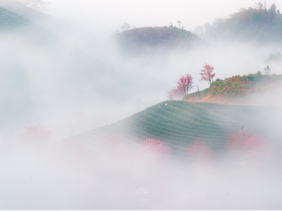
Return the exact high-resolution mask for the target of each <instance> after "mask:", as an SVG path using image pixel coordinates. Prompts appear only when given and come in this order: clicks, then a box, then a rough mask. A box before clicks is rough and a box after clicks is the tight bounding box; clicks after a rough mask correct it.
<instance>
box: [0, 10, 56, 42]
mask: <svg viewBox="0 0 282 211" xmlns="http://www.w3.org/2000/svg"><path fill="white" fill-rule="evenodd" d="M0 33H1V34H4V35H5V34H7V33H12V34H13V35H15V36H16V35H18V36H19V37H20V38H27V39H28V40H30V41H32V42H33V43H37V44H38V43H40V44H50V43H52V42H54V40H55V36H54V35H53V34H52V33H50V32H49V31H47V30H44V29H43V28H41V27H40V26H38V25H36V24H34V23H33V22H31V21H30V20H28V19H26V18H25V17H23V16H20V15H19V14H17V13H14V12H11V11H9V10H7V9H4V8H1V7H0Z"/></svg>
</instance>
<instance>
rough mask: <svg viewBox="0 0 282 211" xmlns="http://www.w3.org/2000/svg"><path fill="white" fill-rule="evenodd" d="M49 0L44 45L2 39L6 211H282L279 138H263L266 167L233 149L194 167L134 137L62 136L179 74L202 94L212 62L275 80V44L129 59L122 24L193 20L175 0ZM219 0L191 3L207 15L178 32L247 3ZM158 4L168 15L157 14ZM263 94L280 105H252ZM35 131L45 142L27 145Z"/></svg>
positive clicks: (156, 94) (158, 98)
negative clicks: (43, 133)
mask: <svg viewBox="0 0 282 211" xmlns="http://www.w3.org/2000/svg"><path fill="white" fill-rule="evenodd" d="M50 2H51V4H50V6H48V7H47V10H46V13H47V14H50V15H52V16H54V18H56V19H55V20H57V21H54V19H53V20H52V22H51V23H53V24H54V25H56V27H54V28H52V29H50V23H48V24H46V25H44V24H43V23H42V24H43V25H41V27H42V28H44V30H48V32H50V33H51V34H52V37H53V38H54V39H53V40H51V41H50V42H49V41H48V40H47V41H48V42H47V41H46V42H45V41H43V42H39V43H38V42H37V41H35V39H33V38H30V37H29V35H28V34H24V33H13V32H11V33H9V32H8V33H6V32H5V33H1V34H0V46H1V48H0V116H1V120H0V138H1V141H0V166H1V175H0V187H1V188H0V195H1V199H0V208H1V209H281V207H282V204H281V200H280V196H281V194H282V183H281V179H280V178H281V176H282V175H281V173H282V172H281V168H280V167H281V156H280V151H281V148H280V147H281V146H280V143H279V142H277V140H281V135H282V134H280V131H279V133H278V134H277V137H275V141H272V140H269V142H270V146H271V148H272V149H273V153H272V155H271V156H270V158H269V157H266V158H265V159H264V156H262V158H263V161H262V162H261V161H260V159H258V160H259V161H245V160H243V159H242V158H241V156H240V155H238V154H236V155H232V154H228V153H227V154H225V153H222V154H220V155H217V158H216V159H213V160H204V161H199V162H197V161H193V160H192V161H191V160H189V159H188V158H187V157H185V156H184V157H181V156H179V157H178V156H175V155H170V154H168V155H166V156H161V155H158V153H156V152H154V151H152V152H151V151H150V152H147V151H146V152H144V151H143V150H142V143H139V142H137V143H136V142H135V141H133V140H124V139H122V140H119V141H118V142H115V141H112V140H110V141H103V140H101V139H96V138H93V139H92V140H91V141H89V140H84V139H83V138H79V140H76V141H71V139H69V138H70V137H73V136H75V135H79V134H83V133H85V132H87V131H89V130H92V129H95V128H98V127H101V126H104V125H110V124H112V123H114V122H117V121H118V120H122V119H124V118H126V117H128V116H131V115H133V114H134V113H137V112H140V111H142V110H144V109H145V108H147V107H149V106H152V105H155V104H157V103H159V102H162V101H165V100H167V91H169V90H171V89H172V88H174V87H176V81H177V79H178V78H179V77H180V76H182V75H184V74H187V73H189V74H191V75H192V76H193V77H194V81H195V84H194V88H193V89H192V90H191V92H195V91H196V86H197V85H198V86H199V87H200V90H203V89H206V88H208V86H209V85H208V83H206V82H202V81H200V74H199V71H200V70H201V68H202V67H203V65H204V64H205V63H208V64H212V65H213V66H214V67H215V72H216V78H220V79H224V78H227V77H231V76H232V75H245V74H249V73H255V72H257V71H259V70H260V71H262V70H263V69H264V68H265V66H266V65H270V68H271V73H275V74H282V69H281V68H280V67H281V64H279V63H275V64H268V63H265V62H264V61H265V59H266V58H267V57H268V55H269V54H270V53H276V52H282V46H277V45H276V46H275V45H271V46H259V45H258V46H255V45H247V44H246V43H244V44H243V43H238V42H237V43H232V44H230V45H225V44H221V43H220V42H219V43H213V44H211V45H208V46H207V47H203V48H193V49H190V50H188V51H182V50H171V51H170V52H167V53H164V54H162V53H161V54H150V55H139V56H125V55H124V54H122V53H121V52H120V51H119V49H118V47H117V45H116V43H114V42H113V40H112V36H113V35H114V33H116V30H117V29H119V27H120V25H122V24H123V23H124V22H129V23H130V24H133V25H135V27H143V26H155V25H157V26H163V25H166V26H168V25H169V24H170V22H173V24H175V25H176V24H177V21H178V18H179V16H178V14H180V18H182V19H183V24H184V25H185V24H186V21H184V19H185V18H186V17H187V19H192V17H193V16H194V15H196V13H195V12H194V13H191V14H189V12H186V11H185V10H184V9H181V10H180V11H179V12H177V10H178V9H177V8H181V7H182V6H181V5H182V4H181V3H184V2H182V1H177V3H175V4H176V5H177V8H175V9H172V11H171V13H170V14H169V15H167V16H166V12H165V11H167V10H168V8H170V5H171V4H172V2H170V1H167V2H166V3H161V2H160V1H154V2H153V6H151V7H150V10H149V12H148V11H146V7H145V6H144V5H146V4H145V3H144V2H142V5H143V4H144V5H143V6H142V7H141V9H140V11H139V12H138V13H135V11H137V9H138V8H139V6H140V5H141V2H137V1H136V2H135V3H136V4H133V3H130V2H126V1H121V2H120V4H116V3H115V2H116V1H111V2H107V3H105V2H104V1H103V2H102V1H94V3H93V1H86V0H85V1H79V3H78V2H77V1H63V0H56V1H50ZM150 2H151V1H150ZM185 2H186V1H185ZM197 2H199V1H197ZM209 2H210V1H209ZM224 2H225V1H224ZM273 2H275V3H277V7H278V8H279V5H281V2H279V1H273ZM221 3H222V1H214V2H213V3H208V2H207V1H200V3H196V2H194V1H191V2H190V4H192V5H195V8H198V9H197V10H196V9H195V11H199V10H200V9H201V8H203V14H204V15H201V18H199V19H197V18H195V21H192V22H191V23H189V21H187V25H185V28H186V29H189V28H190V29H191V30H192V29H193V28H194V27H196V26H197V25H202V24H204V23H205V22H212V21H213V19H214V18H216V17H218V16H227V15H228V14H229V13H231V12H235V11H237V10H238V9H239V8H240V7H244V6H246V7H247V6H252V5H253V3H254V2H253V1H236V3H234V2H233V3H228V5H226V7H227V8H226V9H224V8H222V9H221V7H220V6H219V5H218V4H221ZM267 3H269V4H270V3H272V2H269V1H267ZM126 4H129V5H130V7H129V8H130V12H129V9H125V7H126V6H124V5H126ZM159 4H164V8H162V7H161V10H160V11H159V13H160V14H159V15H158V16H157V17H156V18H154V14H155V9H156V7H157V6H156V5H159ZM224 4H226V3H224ZM108 5H111V7H110V9H109V10H106V9H105V13H102V12H101V11H103V9H104V8H107V7H108ZM203 5H205V6H203ZM90 6H91V7H90ZM92 8H93V10H91V9H92ZM186 8H187V11H192V10H191V8H190V7H189V5H188V6H187V7H186ZM207 8H214V10H213V9H212V10H211V12H209V11H210V10H207ZM280 8H282V5H281V6H280ZM146 12H148V16H147V17H146V18H144V19H143V15H144V14H145V13H146ZM186 13H187V14H189V15H187V16H186ZM103 17H104V18H103ZM55 22H56V23H55ZM119 30H120V29H119ZM264 97H265V98H264ZM266 97H268V98H266ZM269 98H271V100H270V99H269ZM264 99H267V101H268V102H271V103H268V104H267V106H273V107H277V106H281V100H280V99H279V98H277V95H276V94H273V96H269V95H268V94H266V95H265V96H261V99H260V101H258V104H259V103H262V102H264V101H266V100H264ZM264 105H265V104H264ZM280 114H282V112H280ZM280 114H279V115H280ZM269 122H270V125H268V126H267V127H269V130H268V131H271V129H272V128H277V125H278V124H280V123H279V120H277V118H276V119H275V120H273V121H271V120H270V121H269ZM38 124H40V126H41V127H43V128H46V129H47V130H48V131H49V132H50V137H49V138H48V140H44V141H42V140H41V141H40V140H32V141H30V140H27V139H26V138H25V137H24V136H25V133H26V132H25V131H26V130H27V128H26V127H29V126H36V125H38ZM271 124H273V125H271ZM275 132H277V130H275ZM148 138H150V137H148ZM261 163H262V164H261Z"/></svg>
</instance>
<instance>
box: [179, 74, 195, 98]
mask: <svg viewBox="0 0 282 211" xmlns="http://www.w3.org/2000/svg"><path fill="white" fill-rule="evenodd" d="M177 84H178V86H177V89H178V90H179V91H181V92H182V93H183V94H184V96H186V95H188V92H189V90H190V89H192V88H193V77H192V76H191V75H190V74H187V75H186V76H182V77H180V78H179V79H178V82H177Z"/></svg>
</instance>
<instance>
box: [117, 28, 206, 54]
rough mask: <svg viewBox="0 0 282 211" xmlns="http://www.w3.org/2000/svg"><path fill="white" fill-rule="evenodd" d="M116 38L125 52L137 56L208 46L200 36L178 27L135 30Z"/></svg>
mask: <svg viewBox="0 0 282 211" xmlns="http://www.w3.org/2000/svg"><path fill="white" fill-rule="evenodd" d="M114 38H115V40H116V41H117V43H118V46H119V47H120V48H121V49H122V50H123V51H124V52H127V53H137V54H139V53H141V54H142V53H147V52H150V51H154V50H160V51H167V50H171V49H186V50H187V49H191V48H192V47H199V46H206V45H207V43H206V42H204V41H203V40H202V39H201V38H199V37H198V36H196V35H194V34H192V33H191V32H189V31H186V30H185V29H181V28H176V27H144V28H135V29H131V30H126V31H123V32H121V33H118V34H116V35H115V36H114Z"/></svg>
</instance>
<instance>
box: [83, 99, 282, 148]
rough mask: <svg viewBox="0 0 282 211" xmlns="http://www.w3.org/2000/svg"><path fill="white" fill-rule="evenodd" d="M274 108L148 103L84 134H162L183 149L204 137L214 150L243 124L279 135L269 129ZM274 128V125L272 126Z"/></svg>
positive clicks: (131, 136)
mask: <svg viewBox="0 0 282 211" xmlns="http://www.w3.org/2000/svg"><path fill="white" fill-rule="evenodd" d="M277 110H278V109H275V108H267V107H254V106H236V105H219V104H209V103H187V102H183V101H165V102H162V103H159V104H157V105H155V106H152V107H149V108H147V109H145V110H144V111H142V112H139V113H137V114H134V115H132V116H131V117H128V118H126V119H124V120H122V121H118V122H117V123H114V124H112V125H110V126H104V127H101V128H98V129H95V130H92V131H89V132H87V133H85V134H83V136H84V138H85V137H88V138H89V139H92V138H95V137H96V138H99V137H124V138H127V139H138V140H144V139H145V138H159V139H160V140H162V141H165V142H166V143H167V144H169V145H170V146H171V147H172V148H173V149H175V150H181V149H184V148H185V147H186V146H187V145H189V144H191V143H193V141H194V139H195V138H200V139H203V140H205V141H206V142H207V143H208V144H209V145H210V146H211V147H212V148H213V149H214V150H215V151H218V150H219V151H220V150H222V149H223V148H224V146H225V144H226V143H227V138H226V135H228V134H230V132H232V131H236V132H237V131H238V130H240V129H241V128H242V127H244V129H245V130H246V131H250V132H257V133H261V134H263V135H264V136H266V137H267V138H273V137H277V134H276V135H275V134H274V131H276V132H278V133H279V130H270V129H269V127H268V126H269V124H270V122H273V121H275V120H274V119H273V118H274V117H275V116H276V118H278V117H277V115H276V113H277ZM272 129H273V128H272Z"/></svg>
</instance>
